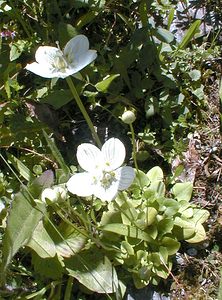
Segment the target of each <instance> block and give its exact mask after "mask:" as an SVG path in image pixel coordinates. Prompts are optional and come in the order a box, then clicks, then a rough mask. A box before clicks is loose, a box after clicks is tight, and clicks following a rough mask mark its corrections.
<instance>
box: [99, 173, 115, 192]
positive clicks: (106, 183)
mask: <svg viewBox="0 0 222 300" xmlns="http://www.w3.org/2000/svg"><path fill="white" fill-rule="evenodd" d="M94 181H95V183H100V184H101V186H102V187H104V188H105V189H106V188H108V187H110V185H111V184H112V182H113V181H116V177H115V173H114V172H107V171H104V170H103V171H102V172H101V174H100V176H95V177H94Z"/></svg>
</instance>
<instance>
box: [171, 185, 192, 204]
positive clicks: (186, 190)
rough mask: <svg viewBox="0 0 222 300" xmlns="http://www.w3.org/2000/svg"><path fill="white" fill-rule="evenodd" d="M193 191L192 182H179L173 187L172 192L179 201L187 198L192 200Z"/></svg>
mask: <svg viewBox="0 0 222 300" xmlns="http://www.w3.org/2000/svg"><path fill="white" fill-rule="evenodd" d="M192 192H193V184H192V182H179V183H176V184H175V185H174V186H173V188H172V193H173V194H174V196H175V198H176V199H177V200H178V201H181V200H186V201H190V198H191V195H192Z"/></svg>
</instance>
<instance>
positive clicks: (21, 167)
mask: <svg viewBox="0 0 222 300" xmlns="http://www.w3.org/2000/svg"><path fill="white" fill-rule="evenodd" d="M7 157H8V160H9V162H10V163H12V164H13V166H14V167H15V168H16V169H17V170H18V172H19V174H20V175H21V176H22V177H23V178H25V180H27V181H31V180H32V179H33V178H34V175H33V174H32V172H31V171H30V170H29V169H28V168H27V167H26V166H25V165H24V164H23V163H22V162H21V161H20V160H19V159H18V158H16V157H15V156H14V155H12V154H10V153H7Z"/></svg>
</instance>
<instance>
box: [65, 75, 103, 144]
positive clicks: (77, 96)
mask: <svg viewBox="0 0 222 300" xmlns="http://www.w3.org/2000/svg"><path fill="white" fill-rule="evenodd" d="M66 81H67V83H68V86H69V88H70V90H71V92H72V94H73V96H74V98H75V100H76V103H77V105H78V107H79V109H80V111H81V113H82V114H83V117H84V119H85V120H86V123H87V124H88V126H89V129H90V131H91V133H92V137H93V139H94V140H95V142H96V143H97V145H98V146H99V147H100V148H101V147H102V144H101V142H100V139H99V137H98V135H97V133H96V131H95V128H94V126H93V123H92V121H91V119H90V117H89V115H88V113H87V111H86V109H85V107H84V105H83V103H82V101H81V99H80V97H79V94H78V92H77V90H76V88H75V85H74V83H73V81H72V79H71V78H70V77H67V78H66Z"/></svg>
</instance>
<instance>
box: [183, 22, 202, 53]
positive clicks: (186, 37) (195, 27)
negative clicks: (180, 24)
mask: <svg viewBox="0 0 222 300" xmlns="http://www.w3.org/2000/svg"><path fill="white" fill-rule="evenodd" d="M200 24H201V20H196V21H195V22H194V23H193V24H192V25H191V26H190V28H189V29H188V31H187V32H186V34H185V35H184V37H183V39H182V41H181V42H180V44H179V46H178V50H179V49H185V48H186V46H187V45H188V44H189V42H190V41H191V40H192V39H193V37H194V36H195V34H196V33H197V32H198V30H199V27H200Z"/></svg>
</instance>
